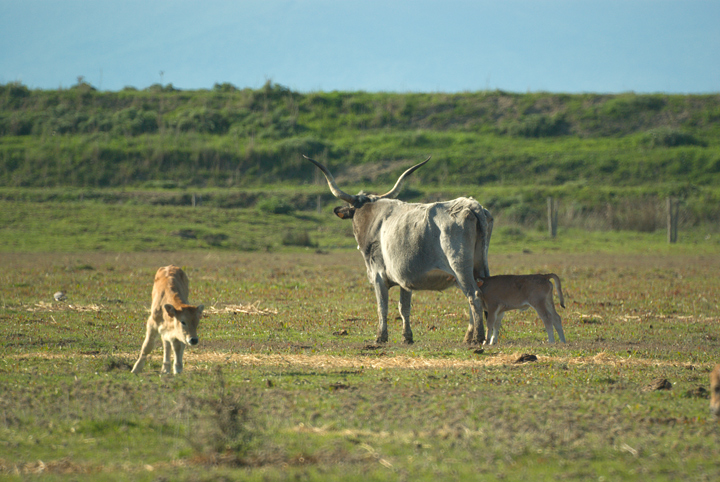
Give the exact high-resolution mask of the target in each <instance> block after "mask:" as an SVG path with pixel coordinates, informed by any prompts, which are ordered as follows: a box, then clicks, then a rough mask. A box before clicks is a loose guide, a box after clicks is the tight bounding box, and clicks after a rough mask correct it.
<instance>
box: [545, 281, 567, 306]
mask: <svg viewBox="0 0 720 482" xmlns="http://www.w3.org/2000/svg"><path fill="white" fill-rule="evenodd" d="M547 277H548V279H550V278H552V279H554V280H555V287H556V288H557V292H558V298H560V306H562V307H563V308H565V300H564V299H563V293H562V286H561V285H560V277H559V276H558V275H556V274H555V273H550V274H549V275H547Z"/></svg>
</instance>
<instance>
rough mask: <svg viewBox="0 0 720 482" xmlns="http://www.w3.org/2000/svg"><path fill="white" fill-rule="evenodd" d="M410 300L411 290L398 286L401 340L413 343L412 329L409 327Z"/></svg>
mask: <svg viewBox="0 0 720 482" xmlns="http://www.w3.org/2000/svg"><path fill="white" fill-rule="evenodd" d="M411 302H412V291H408V290H404V289H402V288H400V303H399V309H400V317H401V318H402V320H403V342H404V343H407V344H412V343H413V334H412V329H410V306H411Z"/></svg>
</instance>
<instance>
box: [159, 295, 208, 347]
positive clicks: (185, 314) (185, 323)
mask: <svg viewBox="0 0 720 482" xmlns="http://www.w3.org/2000/svg"><path fill="white" fill-rule="evenodd" d="M204 308H205V307H204V306H203V305H198V306H192V305H182V307H181V308H180V309H177V308H175V307H174V306H173V305H171V304H167V305H165V306H163V311H164V312H165V318H166V320H167V321H169V322H170V324H171V327H172V328H171V331H170V333H171V334H172V335H173V336H174V338H176V339H178V340H180V341H182V342H183V343H185V344H186V345H197V344H198V342H199V341H200V340H199V339H198V335H197V329H198V325H199V324H200V317H201V316H202V312H203V309H204Z"/></svg>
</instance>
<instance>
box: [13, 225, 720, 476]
mask: <svg viewBox="0 0 720 482" xmlns="http://www.w3.org/2000/svg"><path fill="white" fill-rule="evenodd" d="M138 215H140V214H139V213H138ZM340 224H343V223H340ZM633 236H634V235H633ZM637 236H640V235H637ZM644 236H654V235H644ZM656 237H658V238H659V239H657V240H656V242H653V241H652V240H651V239H650V238H642V239H639V240H638V241H637V245H638V246H640V245H641V244H643V241H644V242H645V246H646V249H645V252H640V250H639V249H637V250H631V251H634V252H632V253H629V254H628V253H625V254H618V251H619V249H617V247H618V246H619V244H620V243H619V242H618V241H617V239H618V238H612V239H613V241H612V242H613V243H616V244H613V246H614V247H615V248H614V251H615V252H602V251H599V250H596V249H594V248H593V247H592V245H589V244H585V246H584V247H585V249H583V248H581V247H576V249H574V250H569V251H572V252H570V253H569V254H560V253H561V252H562V253H564V252H565V250H563V251H560V252H559V251H558V250H557V249H553V246H552V245H549V244H542V243H538V244H533V246H534V249H533V250H532V252H525V253H523V252H522V248H521V247H520V245H517V244H515V245H512V244H507V243H502V242H501V241H502V238H500V240H498V239H496V238H493V243H492V244H491V257H490V268H491V270H492V272H493V273H495V274H500V273H530V272H555V273H557V274H559V275H560V277H561V278H562V281H563V288H564V294H565V302H566V306H567V309H564V310H563V309H561V308H559V307H558V310H559V313H560V315H561V316H562V317H563V322H564V327H565V333H566V336H567V338H568V343H567V344H565V345H562V346H561V345H555V346H550V345H548V344H547V343H546V341H545V334H544V330H543V328H542V324H541V322H540V321H539V320H538V319H537V316H536V315H535V313H534V312H532V311H530V312H523V313H519V312H514V313H510V314H508V315H507V316H506V318H505V323H504V327H503V331H502V333H501V338H500V344H499V345H497V346H496V347H486V348H485V349H484V350H483V351H476V350H475V349H471V348H469V347H467V346H465V345H464V344H462V336H463V334H464V330H465V327H466V316H467V307H466V306H465V303H464V302H463V301H462V299H461V298H462V297H461V295H460V294H459V292H458V291H457V290H454V289H451V290H449V291H447V292H442V293H434V292H432V293H430V292H421V293H417V294H416V295H415V297H414V307H413V331H414V333H415V340H416V343H415V344H414V345H411V346H406V345H403V344H401V343H400V341H401V323H400V322H399V321H397V320H394V318H393V320H394V321H393V322H392V323H391V324H390V327H389V331H390V342H389V343H387V344H386V345H383V346H377V345H375V344H374V343H373V339H374V332H375V325H376V314H375V302H374V295H373V292H372V289H371V287H370V285H369V284H368V283H367V280H366V278H365V270H364V267H363V264H362V259H361V256H360V255H359V254H358V253H357V252H355V251H354V250H346V249H329V248H328V249H323V250H321V251H320V252H316V251H315V250H313V249H310V250H301V249H295V250H290V251H284V252H262V251H257V252H252V253H242V252H233V251H231V250H219V249H214V250H213V249H210V248H208V249H202V250H195V251H162V252H161V251H155V252H137V253H133V252H114V253H109V252H105V253H98V252H95V253H93V252H86V253H82V254H80V253H77V252H76V253H73V252H61V251H60V252H57V253H53V254H43V253H40V252H36V253H25V254H18V253H12V252H3V253H0V263H1V264H2V266H3V268H4V269H3V272H2V275H0V285H1V286H2V293H1V295H0V296H1V298H0V303H1V304H0V339H2V340H3V342H2V344H1V345H0V347H1V348H0V387H2V388H1V389H0V478H3V479H7V480H27V479H33V478H36V477H37V478H39V477H42V478H43V479H45V480H56V479H57V480H65V479H72V480H133V481H135V480H237V479H242V480H333V479H342V480H457V479H470V478H473V479H477V478H482V479H483V480H557V479H558V478H563V479H566V480H638V479H648V480H678V479H680V478H683V479H688V480H717V478H718V477H719V476H720V443H719V442H720V424H718V422H717V421H716V420H714V419H713V418H712V417H711V416H710V415H709V411H708V400H707V388H708V386H707V379H708V373H709V371H710V369H711V367H712V366H713V365H714V364H715V363H716V362H718V361H720V356H718V350H719V348H720V333H718V322H719V321H720V308H719V307H718V301H717V293H718V292H720V291H719V290H720V282H719V281H718V277H717V272H718V269H719V268H720V258H719V257H718V256H717V254H718V253H717V247H716V244H712V243H703V242H702V241H699V242H698V244H696V245H695V248H696V249H695V250H694V251H695V252H693V249H692V245H691V246H690V247H688V246H685V247H671V248H667V247H665V246H664V245H662V244H661V241H662V239H661V237H660V236H656ZM61 238H62V237H61ZM59 241H62V239H60V240H59ZM563 242H566V241H563ZM581 242H582V240H581ZM548 243H549V242H548ZM600 244H601V242H600V241H598V243H597V245H598V246H599V245H600ZM128 251H129V250H128ZM611 251H612V250H611ZM169 263H175V264H178V265H180V266H182V267H183V268H184V269H185V270H186V272H187V273H188V275H189V277H190V283H191V284H190V289H191V294H190V299H191V301H193V302H197V303H204V304H205V306H206V307H207V308H206V316H205V317H204V318H203V320H202V322H201V326H200V331H199V334H200V345H199V346H198V347H196V348H193V349H191V350H189V352H186V360H185V372H184V373H183V374H182V375H181V376H177V377H173V376H162V375H160V373H159V372H160V358H161V350H160V349H159V348H156V350H155V351H154V352H153V355H152V356H151V359H150V362H149V364H148V366H147V367H146V370H145V372H144V373H143V374H141V375H139V376H136V375H132V374H130V368H131V366H132V364H133V363H134V361H135V359H136V356H137V354H138V352H139V348H140V345H141V343H142V339H143V335H144V322H145V319H146V317H147V310H148V308H149V305H150V290H151V283H152V277H153V274H154V271H155V270H156V269H157V267H158V266H161V265H166V264H169ZM58 290H63V291H65V292H66V293H67V296H68V299H67V300H66V301H64V302H55V301H54V300H53V298H52V294H53V293H54V292H55V291H58ZM397 297H398V294H397V291H396V290H393V291H391V304H392V305H395V304H396V303H397ZM522 354H534V355H537V357H538V360H537V361H536V362H528V363H516V360H517V359H518V358H519V357H520V355H522ZM657 379H667V380H668V381H669V382H670V384H671V385H670V386H671V388H670V389H668V390H646V388H647V387H648V386H650V385H651V384H652V383H653V382H654V381H656V380H657Z"/></svg>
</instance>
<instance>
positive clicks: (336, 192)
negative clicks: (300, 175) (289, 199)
mask: <svg viewBox="0 0 720 482" xmlns="http://www.w3.org/2000/svg"><path fill="white" fill-rule="evenodd" d="M303 157H304V158H305V159H307V160H308V161H310V162H312V163H313V164H315V165H316V166H317V167H318V168H320V170H321V171H322V172H323V174H325V179H327V183H328V186H330V191H331V192H332V193H333V196H335V197H336V198H338V199H342V200H343V201H345V202H346V203H350V204H355V202H356V201H357V196H353V195H352V194H348V193H346V192H343V191H341V190H340V188H339V187H338V186H337V183H336V182H335V178H334V177H333V175H332V174H330V171H328V169H327V167H325V166H323V165H322V164H320V163H319V162H317V161H316V160H315V159H310V158H309V157H308V156H306V155H303Z"/></svg>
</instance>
